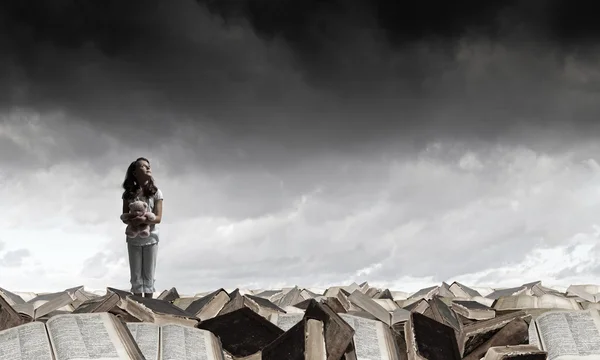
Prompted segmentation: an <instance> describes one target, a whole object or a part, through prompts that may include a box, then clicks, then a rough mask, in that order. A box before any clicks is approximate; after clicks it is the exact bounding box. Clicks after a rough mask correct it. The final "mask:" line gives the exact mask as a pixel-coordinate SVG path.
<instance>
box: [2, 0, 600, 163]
mask: <svg viewBox="0 0 600 360" xmlns="http://www.w3.org/2000/svg"><path fill="white" fill-rule="evenodd" d="M252 4H254V5H252ZM286 4H287V5H289V7H286V8H284V9H283V10H285V12H284V14H286V15H285V16H284V17H283V18H286V17H289V18H290V22H281V23H268V21H267V20H268V18H263V17H262V16H264V14H265V13H268V12H269V11H270V10H275V9H274V8H271V7H272V6H277V7H279V6H282V5H281V4H278V5H274V4H270V3H269V4H262V3H261V2H256V1H240V2H235V3H232V2H219V3H211V5H210V10H211V11H213V12H217V13H219V14H222V15H223V14H224V16H225V17H226V18H227V19H228V20H230V18H229V17H228V16H229V15H227V14H229V12H230V11H232V10H234V11H241V13H242V15H244V14H245V15H244V17H245V18H248V19H249V21H250V24H251V25H252V26H253V28H252V29H251V28H249V27H248V24H247V23H245V22H241V23H239V24H234V23H228V24H226V25H224V24H223V23H222V22H221V21H220V19H219V18H215V17H213V16H211V15H210V13H209V12H208V11H207V10H206V8H205V7H204V6H201V5H199V4H197V3H196V2H195V1H191V0H189V1H181V2H176V3H173V4H169V6H166V5H164V4H162V3H160V2H157V1H150V2H145V3H144V4H142V3H140V2H131V4H127V5H121V4H120V3H116V2H113V1H110V2H108V3H107V5H106V6H103V7H101V8H96V6H95V5H93V4H88V5H84V6H81V7H76V6H74V5H72V4H70V3H54V2H52V3H50V2H47V1H44V2H42V5H40V6H39V8H38V10H35V11H27V12H26V11H24V9H25V7H24V6H26V4H21V3H20V2H15V1H8V2H6V4H3V5H2V6H3V8H4V9H5V10H6V11H5V14H10V15H14V16H9V18H10V19H8V20H9V21H7V22H6V23H5V27H7V31H6V32H4V34H6V35H4V37H3V38H2V39H3V41H4V42H5V43H7V45H8V46H7V47H6V49H7V51H8V52H9V54H10V56H8V57H7V58H6V59H5V60H4V61H5V65H6V66H5V67H4V69H6V70H5V73H4V74H3V75H4V76H3V79H4V80H5V81H4V82H3V83H4V84H5V86H10V89H11V90H8V88H7V93H9V94H10V95H11V96H10V97H7V98H6V100H5V107H6V108H10V107H13V106H17V105H23V106H28V107H33V108H35V109H37V110H39V111H40V112H42V113H44V114H46V113H48V112H50V110H57V111H64V119H62V120H61V121H58V120H57V121H58V122H56V123H53V124H52V128H56V129H57V134H55V135H56V136H57V137H58V138H61V139H63V143H62V144H63V146H62V147H61V149H58V148H56V149H55V153H56V154H57V156H59V155H63V156H69V157H77V156H79V157H84V158H93V159H95V158H97V155H98V154H106V153H107V151H108V149H109V148H111V147H114V146H115V145H118V146H123V147H124V148H125V149H126V151H125V152H124V154H131V155H134V154H135V155H138V152H142V151H146V152H149V150H152V151H157V152H158V151H159V150H158V149H157V148H158V147H160V146H161V145H163V144H169V145H173V144H180V145H181V146H182V147H184V148H185V147H187V148H188V149H187V150H184V149H182V150H181V151H180V154H163V155H161V156H163V157H164V158H165V159H169V160H171V161H169V162H168V164H169V165H168V166H170V167H172V168H173V169H174V171H189V170H187V169H186V165H187V166H188V167H189V166H198V165H201V166H202V167H203V168H204V169H206V171H228V170H226V169H231V168H232V167H236V168H243V169H249V168H252V167H253V166H256V165H260V166H262V167H264V168H265V169H268V170H280V169H282V168H289V167H291V166H294V165H296V164H298V163H301V162H302V161H304V160H305V159H312V158H315V157H319V156H321V155H322V154H324V153H342V154H356V153H361V152H366V151H369V152H372V153H377V152H379V151H381V149H382V148H383V147H385V146H390V144H394V145H398V146H401V147H402V148H403V150H408V151H410V152H412V153H414V152H416V151H419V150H421V149H422V148H423V147H424V146H425V144H427V143H428V142H429V141H430V140H435V139H439V138H445V139H454V138H456V139H463V140H469V141H471V140H477V139H479V140H483V141H485V142H495V141H505V142H506V141H515V140H514V139H515V138H516V139H518V140H524V139H523V137H522V136H523V135H520V133H519V132H518V131H521V130H523V131H524V130H527V131H526V133H527V134H530V135H531V134H535V133H536V132H537V131H538V130H539V127H540V126H542V125H546V126H550V127H552V128H557V129H561V128H563V125H562V124H563V123H564V122H565V121H567V119H568V123H570V124H571V125H570V126H569V127H570V128H571V129H570V131H571V132H573V133H575V134H576V135H577V136H587V137H592V136H595V135H597V134H598V129H597V127H596V126H594V125H593V122H592V121H590V119H595V118H596V112H595V108H596V107H595V104H596V103H597V100H598V99H597V96H598V94H597V92H595V91H593V90H591V89H593V85H594V84H595V83H596V82H597V79H596V78H595V77H594V74H593V68H592V67H590V66H589V63H590V60H589V59H590V58H593V56H595V55H594V54H595V50H594V48H593V47H591V46H588V47H584V48H586V49H588V53H586V54H578V53H576V52H574V50H572V49H571V48H570V47H569V46H567V45H568V44H569V42H563V41H558V40H557V39H559V40H560V39H564V38H566V37H567V35H566V34H570V32H569V31H575V30H573V29H584V28H586V27H585V26H584V25H582V24H581V23H579V22H577V23H573V22H572V21H571V20H570V19H573V18H574V16H573V15H569V16H566V15H564V14H571V13H570V12H569V11H575V12H578V11H580V9H579V8H578V9H579V10H573V9H572V8H568V9H567V10H569V11H566V10H565V9H562V7H563V6H565V5H562V4H561V3H552V4H551V5H544V4H540V9H542V10H540V11H537V12H536V14H541V15H539V16H541V19H533V20H535V21H538V20H539V21H540V23H541V24H543V26H542V28H543V32H542V33H541V34H535V33H533V34H532V35H527V33H526V34H511V33H510V31H511V29H518V28H519V27H516V26H511V25H512V24H513V23H512V21H513V20H511V19H513V18H516V19H520V18H522V17H523V16H525V19H529V18H531V16H532V15H531V13H530V12H527V11H525V10H527V9H524V7H527V6H526V5H523V4H524V3H522V2H511V3H507V4H503V5H489V4H485V5H482V4H479V3H477V4H475V3H474V4H471V5H469V6H468V7H467V8H468V9H469V10H468V11H460V14H461V17H460V19H461V20H460V21H458V20H457V18H456V17H453V16H452V15H449V14H448V15H444V17H443V19H437V18H436V17H435V16H434V15H433V14H432V13H429V8H427V9H424V8H421V7H420V6H417V5H414V6H416V8H412V7H413V5H410V7H409V9H412V10H411V11H409V12H408V13H412V12H414V11H416V12H417V13H423V14H427V15H426V16H425V15H424V17H423V18H419V22H418V23H413V22H408V23H406V24H404V25H398V23H397V22H394V23H392V22H390V21H389V19H390V18H388V17H387V16H388V15H391V14H393V16H405V15H404V14H406V13H407V12H406V11H405V10H406V8H405V7H404V6H401V7H400V8H396V6H394V5H390V4H389V3H387V2H385V3H384V2H382V3H381V4H379V5H380V7H379V8H377V7H373V4H370V3H367V2H361V1H356V2H353V4H354V8H352V10H351V11H350V12H345V13H342V12H340V11H339V10H340V9H342V8H346V9H349V7H348V6H349V5H348V4H345V5H343V4H341V3H337V2H332V3H331V4H330V5H318V4H317V3H314V2H311V3H310V4H304V3H302V4H300V3H299V2H296V1H288V2H286ZM226 5H227V6H233V8H231V9H223V8H222V7H223V6H226ZM259 5H260V6H262V7H266V8H263V10H264V11H266V12H257V11H255V10H256V9H257V8H256V6H259ZM323 6H325V7H323ZM387 7H391V8H389V9H388V8H387ZM557 7H558V8H560V9H561V10H557ZM458 8H462V6H459V7H458ZM249 9H250V10H251V9H254V10H252V11H250V10H249ZM376 9H379V10H376ZM382 9H388V10H386V11H383V12H380V13H378V12H377V11H382ZM507 9H508V10H507ZM515 9H516V10H515ZM42 10H43V11H42ZM363 10H366V11H363ZM455 10H457V9H454V8H452V10H448V12H449V13H450V12H453V11H455ZM248 11H250V15H248ZM132 14H135V16H133V15H132ZM261 14H263V15H261ZM315 14H316V15H317V18H320V17H322V19H328V20H332V21H331V22H329V24H330V25H328V27H325V28H323V27H322V26H321V25H319V24H320V23H319V20H316V19H315V18H314V17H312V15H315ZM343 14H350V15H348V16H349V17H347V18H346V17H344V16H346V15H343ZM364 14H369V17H370V18H367V19H363V20H364V21H362V22H357V21H354V20H356V18H355V17H356V16H359V17H360V16H362V15H364ZM465 14H469V15H468V16H467V17H466V18H465V16H466V15H465ZM554 15H558V17H556V16H554ZM7 16H8V15H7ZM282 16H283V15H282ZM534 18H535V16H534ZM465 19H469V20H468V21H466V20H465ZM483 19H487V20H486V21H483ZM503 19H508V20H510V21H509V22H508V24H506V23H504V22H503V21H504V20H503ZM549 19H550V20H549ZM552 19H554V20H552ZM280 20H281V19H280ZM488 20H489V21H488ZM508 20H507V21H508ZM515 21H517V20H515ZM518 21H523V20H518ZM518 21H517V23H518ZM553 21H554V22H553ZM53 23H61V24H64V29H66V30H65V31H57V30H56V29H54V28H52V27H49V25H50V24H53ZM289 24H295V26H294V27H293V28H292V27H290V25H289ZM485 24H490V25H491V27H492V30H490V29H486V26H485ZM557 24H568V25H569V26H566V25H565V26H563V25H560V26H559V25H557ZM398 26H400V27H399V28H398ZM378 28H379V30H378ZM526 28H527V27H526ZM109 29H110V30H109ZM365 29H370V30H368V32H364V31H363V30H365ZM507 29H508V30H507ZM527 29H528V30H529V28H527ZM253 31H256V32H258V33H259V34H266V35H269V36H268V37H267V38H266V39H265V38H260V37H257V36H256V35H255V34H254V33H253ZM321 31H325V33H326V34H330V35H332V37H330V38H329V40H323V37H322V36H320V35H322V34H321ZM470 31H474V32H475V34H483V35H482V36H474V35H472V34H471V32H470ZM498 31H499V33H500V35H501V36H496V35H495V34H496V32H498ZM507 31H509V32H508V33H507ZM578 31H579V30H577V31H575V32H574V34H578V33H579V32H578ZM331 32H332V33H331ZM36 36H38V38H36ZM272 38H273V39H275V40H270V39H272ZM544 38H548V39H550V40H549V41H546V42H543V41H537V42H536V41H533V40H535V39H544ZM277 39H283V40H284V41H278V40H277ZM294 39H297V40H299V41H297V42H294ZM406 39H408V40H406ZM436 39H437V40H436ZM519 39H521V41H520V42H519ZM524 39H525V40H524ZM398 40H400V41H398ZM323 41H325V42H323ZM326 41H330V42H331V43H332V44H336V46H333V47H328V46H325V45H328V43H326ZM565 44H566V45H565ZM581 44H582V46H585V44H586V43H581ZM329 45H331V44H329ZM315 46H316V48H317V49H318V50H321V51H322V52H321V53H319V52H316V53H314V56H312V57H308V58H304V59H301V60H300V62H301V63H302V64H303V65H298V62H297V61H295V58H294V56H296V57H297V56H299V54H308V53H309V52H307V51H304V50H306V49H312V48H313V47H315ZM563 47H564V49H563ZM559 48H560V49H563V50H564V51H558V52H557V51H556V50H557V49H559ZM328 49H329V50H328ZM332 54H335V56H334V57H329V56H328V55H332ZM557 54H558V55H557ZM584 55H585V56H584ZM307 56H308V55H307ZM328 59H332V60H328ZM296 60H297V59H296ZM311 75H312V76H311ZM315 79H321V80H322V82H320V83H319V82H315ZM15 89H17V90H15ZM523 125H529V126H523ZM59 128H60V129H63V130H65V134H63V135H61V133H60V132H58V129H59ZM567 130H569V129H567ZM93 131H100V132H99V134H102V133H106V134H110V135H111V136H112V137H109V138H105V137H103V136H102V135H100V136H95V134H96V133H94V132H93ZM521 132H522V131H521ZM67 134H68V135H67ZM582 134H583V135H582ZM515 136H517V137H515ZM92 138H95V139H94V140H92ZM111 139H113V140H116V141H117V143H111V141H112V140H111ZM575 139H576V137H574V136H573V137H570V138H563V142H566V141H574V140H575ZM532 146H541V145H540V143H539V142H536V143H535V144H533V145H532ZM548 146H551V145H550V144H549V145H548ZM75 149H77V150H75ZM180 155H181V156H185V160H186V161H189V163H188V164H181V160H182V159H181V157H180ZM131 157H132V158H135V156H131ZM101 159H102V160H109V159H105V158H101ZM113 161H114V160H113ZM192 164H194V165H192Z"/></svg>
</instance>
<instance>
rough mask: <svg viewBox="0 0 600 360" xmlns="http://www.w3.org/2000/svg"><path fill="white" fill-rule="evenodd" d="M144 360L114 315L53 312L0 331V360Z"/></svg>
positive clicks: (127, 332)
mask: <svg viewBox="0 0 600 360" xmlns="http://www.w3.org/2000/svg"><path fill="white" fill-rule="evenodd" d="M15 359H20V360H80V359H96V360H144V356H143V354H142V352H141V351H140V349H139V347H138V346H137V344H136V343H135V341H134V339H133V338H132V336H131V333H130V332H129V331H128V330H127V327H126V326H125V324H124V323H122V322H121V321H120V320H119V319H117V318H116V317H115V316H114V315H112V314H109V313H97V314H65V315H55V316H53V317H52V318H50V319H49V320H48V321H47V322H46V323H43V322H39V321H36V322H30V323H27V324H23V325H19V326H16V327H13V328H10V329H8V330H4V331H1V332H0V360H15Z"/></svg>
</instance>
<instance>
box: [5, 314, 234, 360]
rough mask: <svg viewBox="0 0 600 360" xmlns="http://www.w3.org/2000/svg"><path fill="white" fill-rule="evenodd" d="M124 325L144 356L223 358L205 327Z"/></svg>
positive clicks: (171, 359) (218, 344)
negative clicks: (203, 328)
mask: <svg viewBox="0 0 600 360" xmlns="http://www.w3.org/2000/svg"><path fill="white" fill-rule="evenodd" d="M127 328H128V329H129V331H130V332H131V335H132V337H133V338H134V339H135V341H136V343H137V345H138V346H139V348H140V349H141V351H142V353H143V354H144V357H145V358H146V360H196V359H202V360H223V359H224V358H223V349H222V347H221V342H220V341H219V339H218V338H217V337H216V336H214V335H213V334H212V333H211V332H210V331H207V330H202V329H197V328H193V327H189V326H182V325H178V324H165V325H157V324H152V323H141V322H133V323H127ZM0 360H2V359H0Z"/></svg>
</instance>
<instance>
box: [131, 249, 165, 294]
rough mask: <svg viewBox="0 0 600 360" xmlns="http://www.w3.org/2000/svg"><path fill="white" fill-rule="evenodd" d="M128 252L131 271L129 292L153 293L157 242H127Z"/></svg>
mask: <svg viewBox="0 0 600 360" xmlns="http://www.w3.org/2000/svg"><path fill="white" fill-rule="evenodd" d="M127 250H128V252H129V270H130V273H131V280H130V281H131V292H132V293H135V294H140V293H145V294H148V293H154V292H155V290H154V270H155V269H156V253H157V250H158V244H153V245H145V246H136V245H131V244H127Z"/></svg>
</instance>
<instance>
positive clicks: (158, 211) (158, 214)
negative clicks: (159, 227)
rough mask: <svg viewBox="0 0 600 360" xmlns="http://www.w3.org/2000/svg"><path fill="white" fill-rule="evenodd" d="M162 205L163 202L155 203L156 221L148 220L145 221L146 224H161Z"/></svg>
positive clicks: (157, 201) (156, 201)
mask: <svg viewBox="0 0 600 360" xmlns="http://www.w3.org/2000/svg"><path fill="white" fill-rule="evenodd" d="M162 204H163V201H162V200H155V201H154V215H155V216H154V220H150V219H146V221H144V224H148V225H152V224H160V221H161V220H162Z"/></svg>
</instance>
